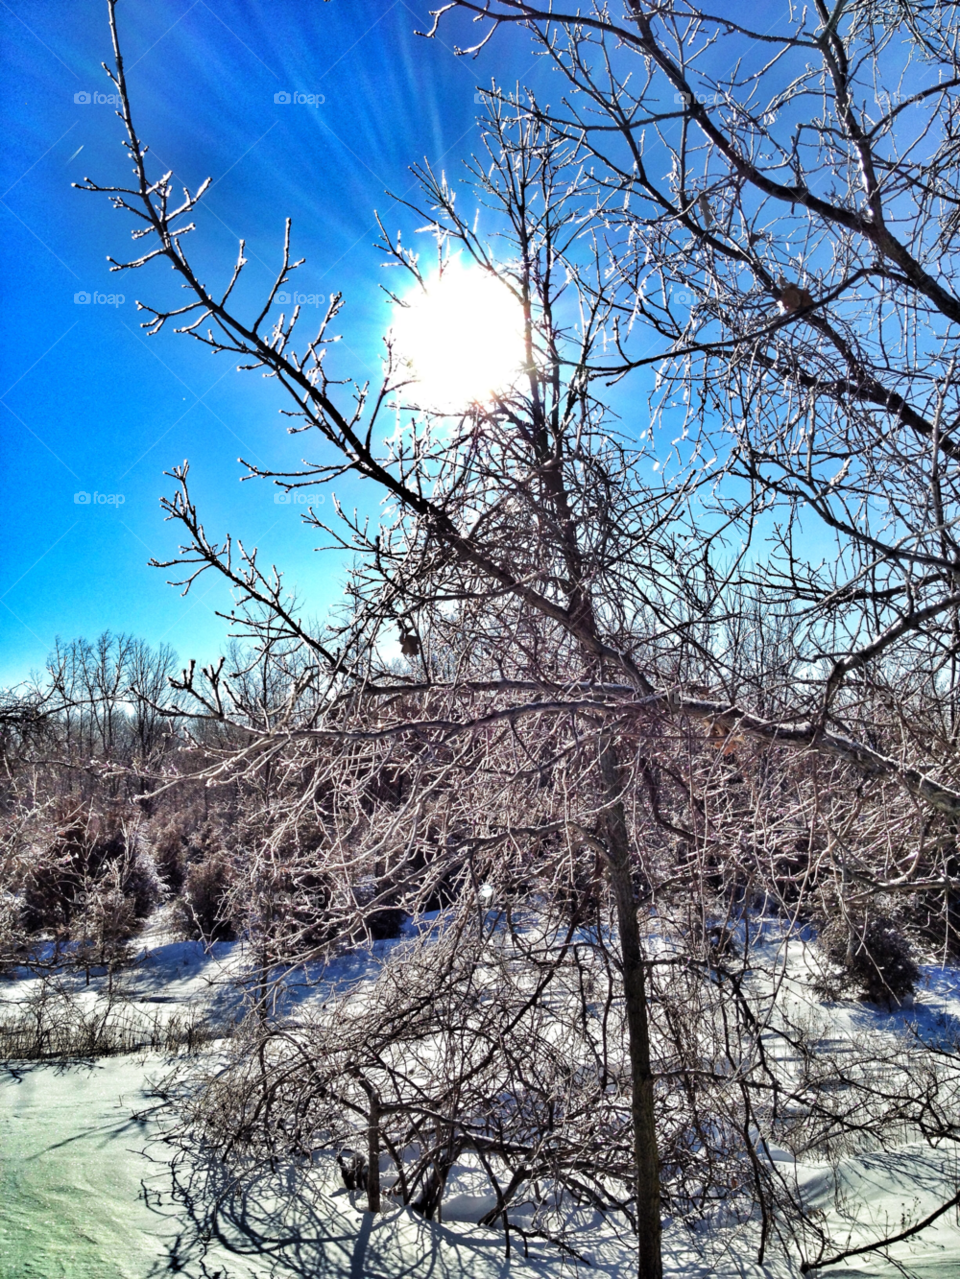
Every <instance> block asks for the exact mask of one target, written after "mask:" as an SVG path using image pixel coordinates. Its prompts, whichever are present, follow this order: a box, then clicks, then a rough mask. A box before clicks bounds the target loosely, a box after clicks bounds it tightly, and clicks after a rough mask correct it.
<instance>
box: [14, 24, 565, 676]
mask: <svg viewBox="0 0 960 1279" xmlns="http://www.w3.org/2000/svg"><path fill="white" fill-rule="evenodd" d="M428 8H429V4H428V3H427V0H410V3H406V2H405V0H398V2H397V3H393V4H390V3H389V2H388V0H332V2H331V3H323V4H321V3H318V2H317V0H274V2H273V3H271V4H252V3H244V2H243V0H159V2H158V0H121V4H120V6H119V9H118V15H119V22H120V30H121V38H122V41H123V46H124V54H125V59H126V64H127V70H128V80H129V84H130V88H131V93H132V97H133V103H134V113H135V114H134V119H135V122H136V125H137V127H138V130H139V132H140V134H141V137H142V138H143V139H144V140H145V141H146V142H148V143H149V144H150V147H151V150H152V152H153V153H154V155H155V156H156V157H157V158H158V159H159V160H160V162H161V163H162V164H163V166H164V168H167V169H172V170H173V171H174V173H175V175H176V178H177V179H179V183H180V185H183V184H187V185H189V186H190V187H191V189H194V188H196V187H197V186H198V185H199V184H200V182H201V181H202V180H203V179H204V178H205V177H207V176H210V177H211V178H212V180H213V186H212V189H211V191H210V193H209V194H208V196H207V197H206V198H205V200H204V201H203V204H202V205H201V208H200V210H199V211H198V215H197V217H196V221H197V231H196V232H195V233H194V234H193V235H191V236H190V237H188V238H187V241H186V244H187V247H188V249H189V251H190V253H191V256H192V257H193V258H194V260H195V261H196V263H197V264H199V265H200V266H202V268H203V272H204V277H205V278H206V279H207V281H208V282H209V283H210V284H211V286H213V285H216V286H218V287H222V285H223V284H224V283H225V282H226V280H227V279H228V278H229V272H230V269H231V267H232V265H233V262H234V260H235V257H236V252H237V241H238V240H239V238H240V237H241V236H244V237H245V238H246V240H247V257H248V259H249V262H250V265H249V267H248V268H247V271H246V276H247V280H246V286H245V292H244V295H243V297H244V300H245V301H246V300H247V299H249V301H250V304H251V305H253V299H254V298H255V297H259V296H260V292H261V290H263V289H265V288H266V287H267V286H268V284H269V283H270V282H272V278H273V275H274V274H275V272H276V269H277V266H278V263H279V252H280V247H281V243H282V233H283V222H284V219H285V218H286V217H287V216H289V217H292V218H293V235H294V256H295V257H306V259H307V262H306V265H305V266H304V267H303V268H301V270H300V272H298V275H297V278H296V281H295V286H296V288H297V289H298V290H299V291H301V292H303V293H307V294H309V295H315V296H316V297H317V298H318V299H319V298H321V297H324V298H325V297H326V296H327V295H328V294H329V293H330V292H331V291H333V290H334V289H339V290H342V291H343V292H344V294H345V295H346V298H347V309H346V311H345V313H344V315H343V317H342V323H341V324H340V326H339V327H340V331H341V332H342V333H343V334H344V343H343V349H342V350H340V352H339V360H340V363H339V365H338V366H337V367H338V368H339V370H340V371H341V372H342V373H343V374H350V375H352V376H355V377H357V378H359V379H361V380H362V379H363V378H366V377H370V378H372V379H375V378H376V377H377V376H378V370H379V364H378V357H379V350H380V345H381V337H382V333H383V332H384V330H385V328H386V325H387V323H388V319H389V309H388V306H387V305H386V302H385V300H384V295H383V293H382V292H381V291H380V289H379V287H378V286H379V284H380V283H381V282H383V281H384V276H383V273H382V269H381V260H382V259H381V256H380V255H379V253H378V252H377V250H376V248H375V247H374V245H375V241H376V239H377V229H376V223H375V221H374V216H373V215H374V210H375V209H376V210H378V211H379V212H380V214H381V216H382V217H384V220H385V222H386V224H387V226H388V227H389V228H390V229H395V228H396V227H397V226H400V225H403V226H404V228H405V229H406V228H408V227H410V226H412V225H413V223H411V222H410V220H409V217H408V216H407V215H405V214H404V212H403V210H402V209H401V208H400V207H399V206H398V205H397V204H396V203H395V202H394V201H393V200H391V198H390V197H389V196H388V195H386V194H385V192H386V191H390V192H392V193H394V194H395V195H398V196H403V195H405V194H412V192H413V178H412V175H411V174H410V172H409V166H410V165H411V164H412V163H414V162H417V161H419V160H421V159H422V158H424V157H426V158H427V159H428V160H429V161H430V162H431V163H432V164H433V165H434V166H436V167H438V168H443V169H445V170H446V171H447V173H448V174H449V175H450V176H451V177H454V176H455V175H456V173H457V169H458V167H459V163H460V161H461V160H462V159H463V158H465V157H466V156H468V155H469V154H470V152H471V150H472V149H473V148H474V147H475V146H476V143H477V139H478V130H477V125H476V114H477V112H478V111H479V110H480V108H479V107H478V105H477V104H476V102H475V93H476V88H477V86H478V85H489V84H490V79H491V76H492V75H494V74H495V75H496V76H497V78H498V80H499V81H500V82H501V83H503V84H505V85H512V84H513V83H514V82H517V81H519V82H520V83H522V84H532V85H535V86H537V87H538V89H539V91H540V92H541V93H544V92H547V89H548V87H549V85H550V83H551V73H550V71H549V70H548V69H547V67H546V66H545V65H544V64H543V63H542V62H541V61H538V60H536V59H534V57H533V54H532V48H531V47H530V46H528V45H526V44H525V43H524V42H523V40H522V39H517V38H512V39H510V40H503V41H502V42H501V43H500V45H499V46H498V47H497V48H496V49H495V50H493V51H488V52H486V53H485V54H484V55H483V56H482V57H481V58H479V59H477V60H467V59H463V58H459V59H458V58H455V57H454V56H453V53H452V45H453V43H454V40H455V39H456V38H459V39H460V41H461V42H462V43H467V42H468V41H469V39H470V35H471V33H470V31H469V29H467V28H466V27H465V26H464V24H462V23H461V24H460V26H459V28H457V27H455V26H454V25H453V24H450V25H449V26H448V27H447V28H446V29H445V30H444V32H443V36H444V38H443V41H427V40H424V39H422V38H420V37H418V36H416V35H415V34H414V32H415V30H416V29H417V28H420V29H423V28H425V27H426V26H427V25H428V14H427V10H428ZM0 32H2V36H3V40H4V44H5V48H6V75H5V76H4V78H3V81H2V89H0V94H2V104H3V110H4V113H5V115H6V117H7V129H6V136H7V139H8V146H7V149H6V151H5V155H4V158H3V161H2V172H0V184H2V187H0V189H2V197H0V218H2V225H3V237H2V241H0V253H2V258H3V261H2V279H3V281H4V284H3V290H4V305H3V308H2V312H0V324H2V335H3V341H2V346H0V364H2V368H0V385H2V394H0V402H2V419H0V465H2V476H3V479H2V484H3V505H2V508H0V520H2V537H0V548H2V549H0V605H2V607H0V685H7V684H10V683H13V682H15V681H17V680H20V679H22V678H24V677H26V676H27V675H28V673H29V672H30V671H31V670H38V669H40V668H42V666H43V663H44V660H45V659H46V657H47V655H48V653H49V651H50V649H51V647H52V645H53V641H54V638H55V637H56V636H58V635H59V636H60V637H61V638H63V639H71V638H73V637H76V636H80V635H84V636H86V637H88V638H91V639H92V638H93V637H94V636H95V635H96V634H99V633H100V632H102V631H104V630H111V631H114V632H117V631H126V632H128V633H132V634H136V635H139V636H142V637H143V638H144V639H146V640H148V641H149V642H150V643H153V644H156V643H160V642H164V643H168V644H171V645H172V646H173V648H174V649H175V650H176V651H177V653H178V655H179V657H180V658H181V660H183V661H187V660H188V659H189V658H191V657H196V658H198V659H199V660H201V661H207V660H210V659H211V658H212V657H214V656H215V655H216V654H217V653H219V652H220V651H222V650H223V647H224V643H225V635H226V627H225V624H224V623H223V622H222V621H221V620H220V619H218V618H217V617H216V616H215V610H216V609H217V608H220V609H224V608H227V607H229V596H228V593H227V591H226V590H225V588H224V586H223V585H222V584H221V583H220V582H218V581H215V580H214V579H213V578H212V577H211V578H210V579H209V580H208V581H206V582H204V583H201V584H200V586H199V588H197V589H195V591H194V592H191V595H190V596H189V597H188V598H187V599H182V598H181V597H180V595H179V592H178V591H177V590H176V589H175V588H172V587H170V586H168V585H167V584H166V579H167V578H168V577H169V576H170V574H169V573H165V572H163V571H161V570H158V569H151V568H149V567H148V565H147V561H148V560H149V559H150V558H151V557H152V556H155V557H157V558H159V559H169V558H171V557H172V555H173V554H174V553H175V551H176V541H177V537H176V530H175V529H174V528H173V527H172V526H171V525H168V524H165V523H164V522H163V518H162V515H161V512H160V507H159V498H160V496H161V494H163V493H170V492H172V489H173V485H172V482H171V481H170V480H169V479H165V478H164V475H163V472H164V471H165V470H168V469H169V468H170V467H171V466H173V465H175V464H178V463H180V462H182V461H183V460H184V459H185V458H188V459H189V461H190V464H191V475H192V481H193V492H194V497H195V500H196V501H197V503H198V506H199V508H200V511H201V514H202V516H203V518H204V521H205V524H206V527H207V531H208V534H209V535H210V537H211V538H215V539H221V538H222V537H223V536H224V535H225V534H226V533H228V532H230V533H232V534H233V535H235V536H236V535H239V536H240V537H241V538H242V539H243V541H244V543H245V544H246V545H248V546H250V545H258V546H259V547H260V548H261V561H266V562H275V563H277V564H278V565H279V566H280V567H282V568H283V569H284V570H285V571H286V580H287V583H288V585H290V586H296V588H297V590H298V593H299V595H300V597H301V599H302V600H303V603H304V611H305V612H306V613H307V614H312V615H316V616H322V615H323V613H324V612H325V610H326V609H327V608H328V607H329V605H330V604H331V603H332V602H335V601H336V600H337V599H338V598H339V596H340V592H341V584H342V580H343V563H342V560H341V559H340V558H339V557H338V556H336V555H330V554H327V555H317V554H316V553H315V552H314V550H313V547H314V545H315V544H316V540H317V539H316V536H315V535H311V533H310V532H308V531H307V530H305V529H303V528H302V527H301V525H300V522H299V515H298V512H297V510H296V508H295V507H293V506H283V505H278V504H276V503H275V502H274V496H275V494H276V491H277V490H276V489H274V488H272V487H271V486H270V485H269V484H268V483H265V482H257V481H251V482H248V483H246V484H240V483H239V477H240V475H241V474H242V473H243V468H242V467H241V466H240V465H239V464H238V462H237V458H238V456H240V455H242V456H243V457H245V458H247V459H249V460H251V461H253V462H256V463H259V464H261V465H264V464H271V463H274V464H278V465H282V466H284V467H285V468H290V467H291V466H294V465H296V464H297V462H298V461H299V458H300V455H301V451H302V447H304V446H302V445H301V443H300V440H302V439H303V438H304V437H300V440H292V439H291V438H290V437H289V436H288V435H287V434H286V433H285V430H284V425H285V420H284V419H282V418H280V417H279V415H278V410H279V408H280V407H281V405H282V401H281V399H280V396H279V393H278V391H277V389H276V387H275V385H274V384H273V383H271V382H269V381H264V380H262V379H261V378H260V377H258V376H257V375H256V374H250V373H248V374H240V373H237V372H236V371H235V366H234V365H233V363H231V362H229V361H228V359H227V358H226V357H225V356H223V355H221V356H218V357H214V356H213V355H212V354H210V353H209V352H208V351H207V350H206V349H205V348H202V347H201V346H200V345H199V344H197V343H193V342H191V341H189V340H188V339H186V338H184V337H178V336H176V335H175V334H173V333H172V332H169V333H168V332H166V331H165V332H164V333H162V334H160V335H158V336H156V337H152V338H148V337H146V336H145V335H144V333H143V331H142V330H141V329H140V327H139V325H140V323H141V322H142V320H143V319H144V318H145V317H144V316H143V315H142V314H138V312H137V310H136V305H135V301H136V299H137V298H142V299H146V300H149V301H151V302H160V301H173V302H174V303H175V304H181V303H180V298H181V297H182V295H178V294H175V293H174V292H173V291H172V290H171V288H170V273H169V269H168V268H167V267H166V266H165V265H163V264H154V265H152V266H151V267H148V268H146V269H144V270H142V271H138V272H124V273H121V274H115V273H114V274H111V273H110V271H109V269H108V264H107V261H106V258H107V255H108V254H110V255H112V256H114V257H117V258H121V259H122V258H123V257H124V256H126V255H127V254H128V253H129V251H130V245H131V242H130V236H129V231H130V226H131V222H132V220H131V218H130V216H129V215H128V214H124V213H118V212H115V211H114V210H112V209H111V208H110V206H109V202H108V200H107V198H106V197H105V196H102V195H91V194H88V193H84V192H81V191H77V190H74V189H73V188H72V187H71V185H70V184H71V182H78V181H80V180H82V179H83V178H84V177H86V176H89V177H91V178H92V179H94V180H95V181H97V182H99V183H100V184H102V185H109V184H114V183H116V184H123V183H125V181H126V179H127V176H128V174H129V170H130V165H129V161H127V159H126V158H125V155H124V153H123V152H122V150H121V145H120V143H121V139H122V137H123V131H122V125H121V122H120V121H119V119H118V118H117V117H116V115H115V113H114V112H115V107H114V106H113V105H112V104H111V103H110V102H108V101H104V100H103V98H104V97H106V96H108V95H109V94H110V93H111V92H112V86H111V85H110V83H109V81H108V80H107V78H106V76H105V74H104V72H103V70H102V69H101V68H100V66H99V63H100V61H101V60H105V59H107V58H108V57H109V53H110V45H109V32H108V28H107V8H106V4H105V2H104V0H71V3H70V4H67V5H64V4H63V3H62V0H10V2H9V3H7V2H6V0H0ZM552 83H553V84H554V85H556V83H557V82H556V80H555V78H554V79H552ZM557 87H559V86H557ZM296 94H300V95H306V96H307V97H308V98H312V99H313V100H314V101H313V102H312V103H311V102H304V103H301V104H297V103H296V102H295V101H291V102H285V101H284V100H283V98H284V95H289V96H290V97H291V98H293V97H294V96H295V95H296ZM98 95H100V96H99V98H98ZM278 95H280V96H279V99H278ZM321 99H322V101H321ZM428 247H429V246H428V244H427V243H424V245H423V248H424V250H425V251H428ZM390 282H391V283H393V281H390ZM84 298H89V299H90V300H89V301H84V300H83V299H84ZM305 310H306V311H309V310H310V308H309V307H306V308H305ZM302 323H305V324H307V325H308V326H309V319H305V321H303V322H302ZM336 492H337V494H338V496H339V497H340V499H341V501H342V502H343V504H344V505H346V506H348V507H352V506H354V505H357V504H360V505H361V506H363V505H364V504H365V503H366V504H368V505H369V506H370V509H373V507H372V502H373V501H375V498H372V497H371V495H370V494H369V493H368V492H366V491H361V490H360V488H359V486H357V485H353V486H351V484H350V483H349V482H341V483H340V484H338V485H337V486H336ZM84 494H86V495H88V496H89V501H84V500H83V497H82V495H84ZM78 495H79V500H78ZM327 500H328V501H329V497H328V498H327Z"/></svg>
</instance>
